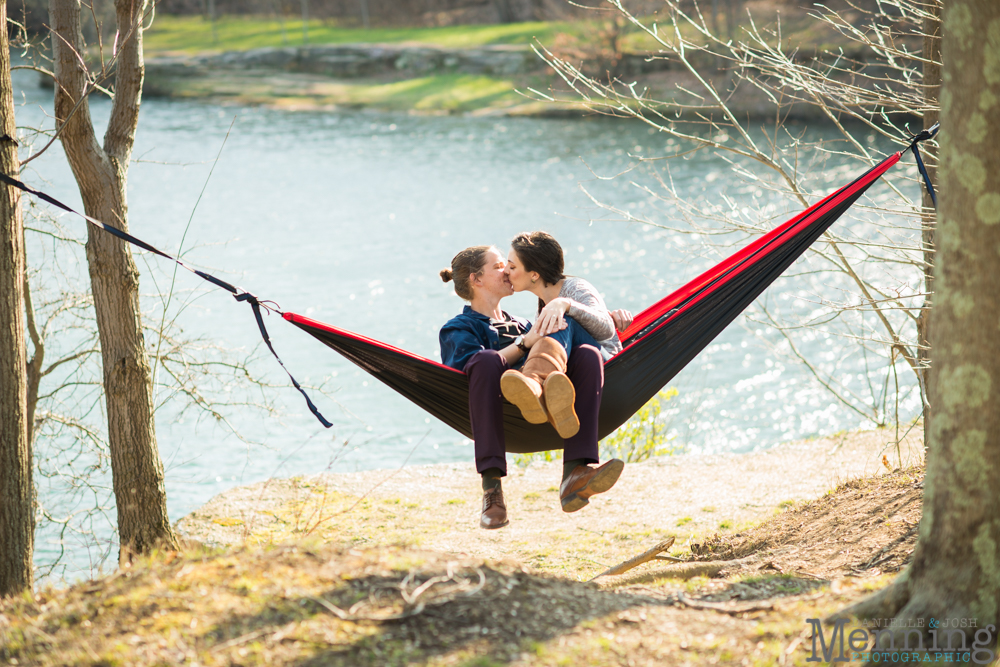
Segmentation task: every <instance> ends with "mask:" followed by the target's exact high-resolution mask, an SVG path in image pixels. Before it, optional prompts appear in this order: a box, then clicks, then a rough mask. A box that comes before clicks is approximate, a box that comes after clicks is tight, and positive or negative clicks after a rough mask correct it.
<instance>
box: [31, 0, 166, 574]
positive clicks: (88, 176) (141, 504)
mask: <svg viewBox="0 0 1000 667" xmlns="http://www.w3.org/2000/svg"><path fill="white" fill-rule="evenodd" d="M146 8H147V3H146V2H131V1H130V0H118V1H117V2H116V3H115V17H116V25H117V32H116V35H115V41H114V44H113V46H112V51H111V54H110V55H111V59H110V62H109V63H105V62H104V52H103V50H104V49H103V45H100V51H101V53H100V56H101V60H102V67H101V70H100V75H99V76H96V77H95V76H94V75H92V74H91V73H90V72H89V70H88V68H87V66H86V63H85V59H84V56H83V54H85V53H86V45H85V43H84V40H83V35H82V31H81V22H80V15H81V3H80V1H79V0H53V1H52V5H51V22H52V31H53V33H52V50H53V60H54V74H55V117H56V132H57V133H58V136H59V139H60V140H61V142H62V145H63V148H64V149H65V151H66V156H67V158H68V160H69V163H70V167H71V168H72V170H73V175H74V176H75V178H76V181H77V184H78V185H79V188H80V195H81V197H82V199H83V202H84V208H85V210H86V212H87V214H88V215H90V216H92V217H94V218H97V219H98V220H102V221H105V222H108V223H110V224H112V225H115V226H117V227H119V228H121V229H125V230H127V229H128V218H127V204H126V188H125V185H126V178H127V174H128V166H129V159H130V157H131V153H132V147H133V145H134V142H135V131H136V127H137V125H138V117H139V102H140V99H141V96H142V80H143V71H144V70H143V60H142V30H143V25H142V20H143V18H144V13H145V11H146ZM112 68H113V71H114V87H113V91H112V92H113V96H114V101H113V103H112V107H111V117H110V119H109V121H108V127H107V130H106V131H105V135H104V145H103V146H101V144H99V143H98V140H97V136H96V134H95V131H94V126H93V122H92V121H91V117H90V109H89V105H88V101H87V96H88V95H89V94H90V93H91V92H93V91H94V90H95V89H97V87H98V86H99V84H100V80H101V79H102V78H103V77H106V76H108V72H110V71H112ZM87 261H88V265H89V268H90V279H91V289H92V292H93V296H94V309H95V312H96V314H97V328H98V333H99V336H100V342H101V360H102V364H103V373H104V395H105V403H106V407H107V420H108V443H109V449H110V454H111V470H112V478H113V485H114V492H115V500H116V507H117V518H118V532H119V538H120V543H121V549H120V558H121V559H122V560H127V559H130V558H131V556H132V555H133V554H137V553H144V552H147V551H149V550H150V549H153V548H154V547H156V546H159V545H166V546H174V545H175V544H176V539H175V537H174V535H173V531H172V530H171V527H170V523H169V520H168V517H167V502H166V492H165V490H164V483H163V463H162V461H161V460H160V455H159V451H158V448H157V444H156V431H155V426H154V421H153V386H152V379H151V370H150V364H149V360H148V358H147V352H146V348H145V343H144V338H143V329H142V319H141V314H140V309H139V272H138V269H137V268H136V265H135V261H134V259H133V257H132V253H131V250H130V248H129V246H128V245H127V244H125V243H124V242H122V241H119V240H118V239H116V238H114V237H112V236H111V235H110V234H106V233H104V232H102V231H100V230H97V229H96V228H94V227H89V228H88V241H87Z"/></svg>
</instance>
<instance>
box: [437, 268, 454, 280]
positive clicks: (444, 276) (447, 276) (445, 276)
mask: <svg viewBox="0 0 1000 667" xmlns="http://www.w3.org/2000/svg"><path fill="white" fill-rule="evenodd" d="M438 275H440V276H441V280H442V281H443V282H449V281H450V280H451V279H452V275H453V274H452V272H451V269H441V273H439V274H438Z"/></svg>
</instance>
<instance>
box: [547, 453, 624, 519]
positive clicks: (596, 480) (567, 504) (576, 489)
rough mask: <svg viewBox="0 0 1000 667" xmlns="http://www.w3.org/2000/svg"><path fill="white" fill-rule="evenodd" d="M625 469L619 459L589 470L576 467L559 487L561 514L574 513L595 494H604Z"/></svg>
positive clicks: (588, 468) (584, 467)
mask: <svg viewBox="0 0 1000 667" xmlns="http://www.w3.org/2000/svg"><path fill="white" fill-rule="evenodd" d="M624 468H625V462H624V461H622V460H621V459H611V460H610V461H608V462H607V463H604V464H602V465H599V466H597V467H596V468H591V467H590V466H577V467H576V468H575V469H574V470H573V472H571V473H570V474H569V477H567V478H566V479H565V480H564V481H563V483H562V485H561V486H560V487H559V500H560V501H561V502H562V508H563V512H575V511H577V510H578V509H581V508H583V506H584V505H587V504H589V503H590V500H588V499H589V498H590V497H591V496H592V495H594V494H595V493H604V492H605V491H607V490H608V489H610V488H611V487H612V486H614V485H615V482H617V481H618V478H619V477H620V476H621V474H622V470H624Z"/></svg>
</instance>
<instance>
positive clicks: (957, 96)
mask: <svg viewBox="0 0 1000 667" xmlns="http://www.w3.org/2000/svg"><path fill="white" fill-rule="evenodd" d="M943 18H944V21H943V35H942V39H943V43H942V49H943V60H944V66H943V68H942V69H943V72H942V73H943V88H942V92H941V142H940V146H941V162H940V168H939V170H938V173H939V176H940V180H941V197H940V198H939V219H940V224H939V225H938V228H937V243H936V247H937V257H936V260H937V261H936V264H935V267H934V280H935V288H936V289H935V295H934V301H935V303H934V310H935V314H934V326H933V328H932V330H931V343H932V347H933V354H934V359H933V361H934V374H933V375H932V376H931V395H932V396H934V397H935V404H934V406H933V407H934V413H933V416H932V418H931V421H930V441H929V457H928V460H927V473H926V478H925V484H924V514H923V518H922V519H921V522H920V537H919V540H918V543H917V547H916V549H915V551H914V554H913V562H912V564H911V565H910V567H909V568H908V570H907V571H906V572H904V573H903V575H901V576H900V577H899V578H898V579H897V580H896V581H895V582H893V584H892V585H890V586H889V587H888V588H887V589H885V590H883V591H882V592H880V593H879V594H876V595H875V596H873V597H872V598H870V599H868V600H866V601H863V602H862V603H860V604H859V605H858V606H857V607H855V608H854V609H851V610H848V611H849V612H852V613H857V614H859V615H861V616H865V617H869V618H871V617H882V618H887V617H892V616H896V617H897V618H899V619H901V620H902V621H903V627H904V628H905V624H906V622H907V621H909V620H915V619H924V627H925V632H927V622H928V621H929V619H930V618H931V617H933V618H935V619H938V620H939V621H940V620H943V619H954V618H957V619H962V618H968V619H971V618H975V619H976V624H977V626H978V628H980V629H984V628H986V627H987V626H988V625H994V626H996V625H997V624H998V620H1000V486H998V485H997V475H998V473H1000V335H998V332H997V326H998V322H1000V151H998V150H997V142H996V138H995V136H993V135H992V132H993V129H995V128H997V127H1000V64H998V62H1000V61H998V60H997V51H996V40H997V39H998V37H1000V3H997V2H995V0H949V2H948V3H947V5H946V6H945V8H944V17H943ZM991 128H992V129H991ZM966 632H968V633H969V636H968V637H967V638H968V639H969V640H972V639H973V638H974V637H973V636H972V635H973V633H974V632H975V630H966ZM996 637H997V634H996V632H995V628H994V632H993V633H992V642H993V643H994V644H995V643H996ZM929 639H930V635H928V640H929ZM970 644H971V641H970Z"/></svg>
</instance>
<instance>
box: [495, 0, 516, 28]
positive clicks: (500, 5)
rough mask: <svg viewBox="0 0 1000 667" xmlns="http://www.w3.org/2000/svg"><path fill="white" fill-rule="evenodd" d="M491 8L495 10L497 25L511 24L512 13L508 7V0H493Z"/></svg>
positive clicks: (513, 18)
mask: <svg viewBox="0 0 1000 667" xmlns="http://www.w3.org/2000/svg"><path fill="white" fill-rule="evenodd" d="M493 6H494V7H495V8H496V10H497V22H498V23H513V22H514V20H515V17H514V12H513V10H512V9H511V7H510V0H493Z"/></svg>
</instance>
